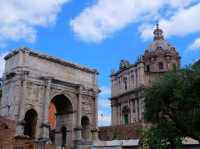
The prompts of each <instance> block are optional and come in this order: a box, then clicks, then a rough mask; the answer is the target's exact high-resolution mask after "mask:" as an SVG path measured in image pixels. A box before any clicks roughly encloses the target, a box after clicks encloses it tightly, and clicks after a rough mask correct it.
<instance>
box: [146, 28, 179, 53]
mask: <svg viewBox="0 0 200 149" xmlns="http://www.w3.org/2000/svg"><path fill="white" fill-rule="evenodd" d="M153 34H154V41H153V42H152V43H151V44H150V45H149V47H148V48H147V49H146V50H147V51H149V52H152V51H156V50H174V49H175V48H174V47H173V46H171V45H170V44H169V43H167V41H166V40H165V39H164V36H163V31H162V29H160V28H159V25H158V24H157V25H156V29H155V30H154V32H153Z"/></svg>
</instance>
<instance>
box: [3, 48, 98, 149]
mask: <svg viewBox="0 0 200 149" xmlns="http://www.w3.org/2000/svg"><path fill="white" fill-rule="evenodd" d="M5 60H6V67H5V72H4V75H3V79H2V80H3V85H2V93H3V94H2V99H1V107H3V108H1V116H2V117H4V118H7V119H10V120H14V121H15V122H16V129H15V130H16V131H15V132H14V134H15V135H14V136H13V137H19V136H20V137H28V138H30V139H31V140H33V141H34V142H43V143H47V144H48V143H49V144H54V145H55V146H57V147H64V146H67V147H71V148H83V146H84V145H89V144H91V141H92V140H95V139H96V135H97V96H98V93H99V89H98V86H97V76H98V72H97V71H96V70H95V69H89V68H86V67H84V66H81V65H77V64H74V63H71V62H67V61H64V60H61V59H57V58H55V57H51V56H48V55H45V54H41V53H37V52H34V51H32V50H31V49H29V48H19V49H16V50H14V51H13V52H11V53H9V54H8V55H7V56H6V57H5Z"/></svg>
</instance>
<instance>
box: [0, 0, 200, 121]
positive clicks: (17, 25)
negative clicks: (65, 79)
mask: <svg viewBox="0 0 200 149" xmlns="http://www.w3.org/2000/svg"><path fill="white" fill-rule="evenodd" d="M156 23H159V24H160V27H161V28H162V29H163V31H164V35H165V38H166V40H168V41H169V43H171V44H172V45H174V46H175V47H176V48H177V50H178V52H179V53H180V55H181V57H182V60H181V63H182V66H185V65H188V64H191V63H193V62H194V61H195V60H197V59H199V58H200V0H168V1H166V0H149V1H146V0H42V1H41V0H29V1H27V0H21V1H18V0H8V1H0V64H1V65H0V75H1V74H2V72H3V64H4V62H3V58H2V57H3V56H4V55H5V54H6V53H7V52H9V51H10V50H12V49H15V48H18V47H22V46H27V47H30V48H32V49H34V50H37V51H40V52H43V53H47V54H49V55H53V56H56V57H59V58H62V59H65V60H68V61H72V62H75V63H80V64H83V65H85V66H89V67H92V68H96V69H98V71H99V72H100V75H99V81H98V84H99V86H100V88H101V89H102V93H101V94H100V96H99V125H109V124H110V115H111V113H110V105H109V100H108V98H109V97H110V78H109V75H110V73H111V70H112V69H115V70H116V69H118V66H119V61H120V60H121V59H128V60H129V61H130V62H131V63H134V62H135V61H136V59H137V57H138V56H139V55H142V54H143V52H144V50H145V48H146V47H147V46H148V45H149V44H150V43H151V42H152V35H153V34H152V32H153V29H154V28H155V24H156ZM102 114H103V117H102V116H101V115H102Z"/></svg>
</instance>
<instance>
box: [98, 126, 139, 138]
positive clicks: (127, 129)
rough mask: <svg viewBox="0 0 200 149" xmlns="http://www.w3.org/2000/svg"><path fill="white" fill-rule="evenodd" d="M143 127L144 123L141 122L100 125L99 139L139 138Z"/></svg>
mask: <svg viewBox="0 0 200 149" xmlns="http://www.w3.org/2000/svg"><path fill="white" fill-rule="evenodd" d="M141 128H142V125H141V124H139V123H138V124H128V125H116V126H108V127H99V139H100V140H102V141H109V140H115V139H118V140H127V139H138V138H139V134H140V130H141Z"/></svg>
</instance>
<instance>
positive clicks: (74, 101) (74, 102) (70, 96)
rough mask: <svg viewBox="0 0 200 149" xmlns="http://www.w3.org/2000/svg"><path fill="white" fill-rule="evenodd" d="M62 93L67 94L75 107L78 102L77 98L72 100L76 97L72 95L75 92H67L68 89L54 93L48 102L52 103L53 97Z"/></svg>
mask: <svg viewBox="0 0 200 149" xmlns="http://www.w3.org/2000/svg"><path fill="white" fill-rule="evenodd" d="M60 95H63V96H65V97H66V98H67V99H68V100H69V101H70V102H71V104H72V106H73V107H76V103H77V102H76V100H72V99H74V97H72V96H73V94H71V93H67V92H66V91H60V92H56V93H54V94H52V95H51V96H50V98H49V100H48V104H50V103H51V101H52V99H53V98H54V97H56V96H60Z"/></svg>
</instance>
